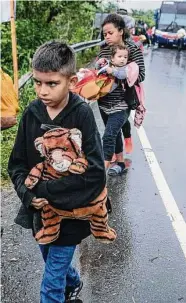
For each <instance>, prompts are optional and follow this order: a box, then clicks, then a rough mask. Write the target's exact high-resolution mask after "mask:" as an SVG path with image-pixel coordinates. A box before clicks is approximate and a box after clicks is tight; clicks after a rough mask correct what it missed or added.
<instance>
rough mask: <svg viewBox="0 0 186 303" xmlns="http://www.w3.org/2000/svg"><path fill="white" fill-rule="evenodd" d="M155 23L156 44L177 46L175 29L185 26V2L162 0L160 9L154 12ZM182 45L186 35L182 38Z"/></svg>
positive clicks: (185, 44)
mask: <svg viewBox="0 0 186 303" xmlns="http://www.w3.org/2000/svg"><path fill="white" fill-rule="evenodd" d="M154 19H155V23H156V31H155V42H157V43H158V46H159V47H161V46H164V47H166V46H170V47H172V46H178V42H179V39H178V35H177V31H178V30H179V29H180V28H182V27H185V28H186V2H185V1H163V2H162V4H161V7H160V9H157V10H156V11H155V13H154ZM183 39H184V42H183V47H184V48H185V47H186V36H185V37H184V38H183Z"/></svg>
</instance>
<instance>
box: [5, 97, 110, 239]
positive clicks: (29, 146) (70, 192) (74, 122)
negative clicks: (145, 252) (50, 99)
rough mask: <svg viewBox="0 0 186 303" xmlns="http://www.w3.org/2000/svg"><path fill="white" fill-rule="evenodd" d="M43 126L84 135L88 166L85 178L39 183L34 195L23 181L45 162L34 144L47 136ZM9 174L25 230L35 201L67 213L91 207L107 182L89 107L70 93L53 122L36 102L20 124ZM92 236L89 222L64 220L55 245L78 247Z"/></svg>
mask: <svg viewBox="0 0 186 303" xmlns="http://www.w3.org/2000/svg"><path fill="white" fill-rule="evenodd" d="M42 124H45V125H46V124H47V125H51V126H52V125H53V126H61V127H65V128H69V129H71V128H78V129H79V130H80V131H81V132H82V150H83V151H84V153H85V157H86V158H87V160H88V163H89V165H88V169H87V171H86V172H85V173H84V174H82V175H73V174H71V175H70V176H66V177H63V178H61V179H58V180H48V181H40V182H39V183H38V185H37V186H36V188H34V189H33V190H32V191H31V190H29V189H27V188H26V186H25V185H24V181H25V178H26V177H27V175H28V173H29V171H30V170H31V168H32V167H34V166H35V165H36V164H37V163H39V162H42V158H41V157H40V154H39V152H38V151H37V150H36V149H35V146H34V140H35V139H36V138H37V137H40V136H43V134H44V133H45V132H46V129H45V130H44V129H42V128H41V125H42ZM8 172H9V175H10V178H11V180H12V182H13V184H14V186H15V190H16V192H17V195H18V196H19V198H20V199H21V201H22V203H23V204H22V207H21V209H20V211H19V214H18V216H17V218H16V220H15V222H16V223H18V224H20V225H21V226H23V227H25V228H32V229H33V212H36V210H35V209H34V208H33V207H32V206H31V201H32V199H33V198H34V197H37V198H46V199H47V200H48V201H49V203H50V204H51V205H52V206H54V207H56V208H58V209H64V210H71V209H74V208H79V207H84V206H86V205H88V204H89V202H91V201H92V200H94V199H95V198H96V197H97V196H98V195H99V194H100V193H101V191H102V190H103V188H104V187H105V180H106V179H105V169H104V159H103V153H102V146H101V139H100V135H99V132H98V129H97V126H96V122H95V119H94V116H93V113H92V110H91V108H90V107H89V105H88V104H87V103H86V102H84V101H83V100H82V99H80V97H79V96H77V95H74V94H72V93H70V97H69V103H68V104H67V106H66V107H65V108H64V109H63V110H62V111H61V112H60V113H59V114H58V115H57V117H55V119H53V120H51V118H50V117H49V115H48V113H47V110H46V106H45V105H44V104H43V103H42V101H40V100H35V101H33V102H32V103H31V104H30V105H29V106H28V107H27V109H26V110H25V112H24V114H23V116H22V119H21V121H20V124H19V128H18V133H17V137H16V140H15V145H14V147H13V150H12V153H11V156H10V159H9V164H8ZM89 234H90V228H89V223H88V222H87V221H81V220H67V219H65V220H63V223H62V224H61V232H60V237H59V239H58V240H57V241H56V242H54V244H57V245H75V244H78V243H80V242H81V240H82V239H83V238H85V237H86V236H88V235H89Z"/></svg>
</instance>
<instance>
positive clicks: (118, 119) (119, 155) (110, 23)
mask: <svg viewBox="0 0 186 303" xmlns="http://www.w3.org/2000/svg"><path fill="white" fill-rule="evenodd" d="M126 31H127V29H126V26H125V22H124V20H123V18H122V17H121V16H120V15H118V14H109V15H108V16H107V17H106V18H105V20H104V21H103V24H102V32H103V37H104V40H105V42H106V44H107V46H106V47H104V48H102V49H101V51H100V53H99V54H98V59H100V58H107V59H108V60H110V59H111V46H113V45H118V44H122V45H126V46H127V47H128V49H129V62H132V61H134V62H136V63H137V65H138V66H139V77H138V81H139V82H142V81H143V80H144V79H145V65H144V59H143V55H142V52H141V50H140V49H139V48H138V47H137V46H136V45H135V43H134V42H132V41H129V40H127V38H128V37H129V35H127V33H126ZM98 105H99V108H100V113H101V116H102V119H103V121H104V124H105V132H104V135H103V151H104V159H105V167H106V169H109V167H110V163H111V160H112V156H113V154H114V153H115V154H116V161H117V163H116V164H115V165H113V166H112V167H111V168H110V169H109V171H110V170H111V171H110V173H109V172H108V173H109V174H112V175H120V174H122V173H124V172H125V171H126V168H127V167H126V165H125V161H124V156H123V142H122V136H121V129H122V127H123V125H124V124H125V123H126V122H127V120H128V118H129V115H130V109H129V108H128V105H127V103H126V101H125V92H124V90H123V87H122V85H118V87H117V88H116V89H115V90H114V91H112V92H111V93H110V94H107V95H106V96H104V97H103V98H100V99H99V100H98Z"/></svg>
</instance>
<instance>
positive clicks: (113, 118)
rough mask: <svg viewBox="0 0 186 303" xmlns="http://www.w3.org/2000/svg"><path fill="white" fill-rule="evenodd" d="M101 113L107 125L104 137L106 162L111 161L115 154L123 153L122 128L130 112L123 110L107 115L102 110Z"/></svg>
mask: <svg viewBox="0 0 186 303" xmlns="http://www.w3.org/2000/svg"><path fill="white" fill-rule="evenodd" d="M100 113H101V116H102V119H103V122H104V124H105V132H104V135H103V153H104V159H105V160H106V161H111V159H112V156H113V154H114V153H116V154H119V153H121V152H123V141H122V134H121V128H122V126H123V125H124V124H125V123H126V122H127V120H128V118H129V115H130V110H129V109H126V110H121V111H118V112H115V113H113V114H110V115H107V114H106V113H105V112H104V111H103V110H102V109H100Z"/></svg>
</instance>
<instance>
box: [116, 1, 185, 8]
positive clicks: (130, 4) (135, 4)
mask: <svg viewBox="0 0 186 303" xmlns="http://www.w3.org/2000/svg"><path fill="white" fill-rule="evenodd" d="M178 1H182V0H178ZM114 2H115V1H114ZM117 3H118V4H119V6H120V7H123V8H126V9H130V8H133V9H143V10H148V9H153V10H154V9H156V8H160V6H161V3H162V1H157V0H146V1H141V0H125V1H124V0H123V1H122V0H119V1H117Z"/></svg>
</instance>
